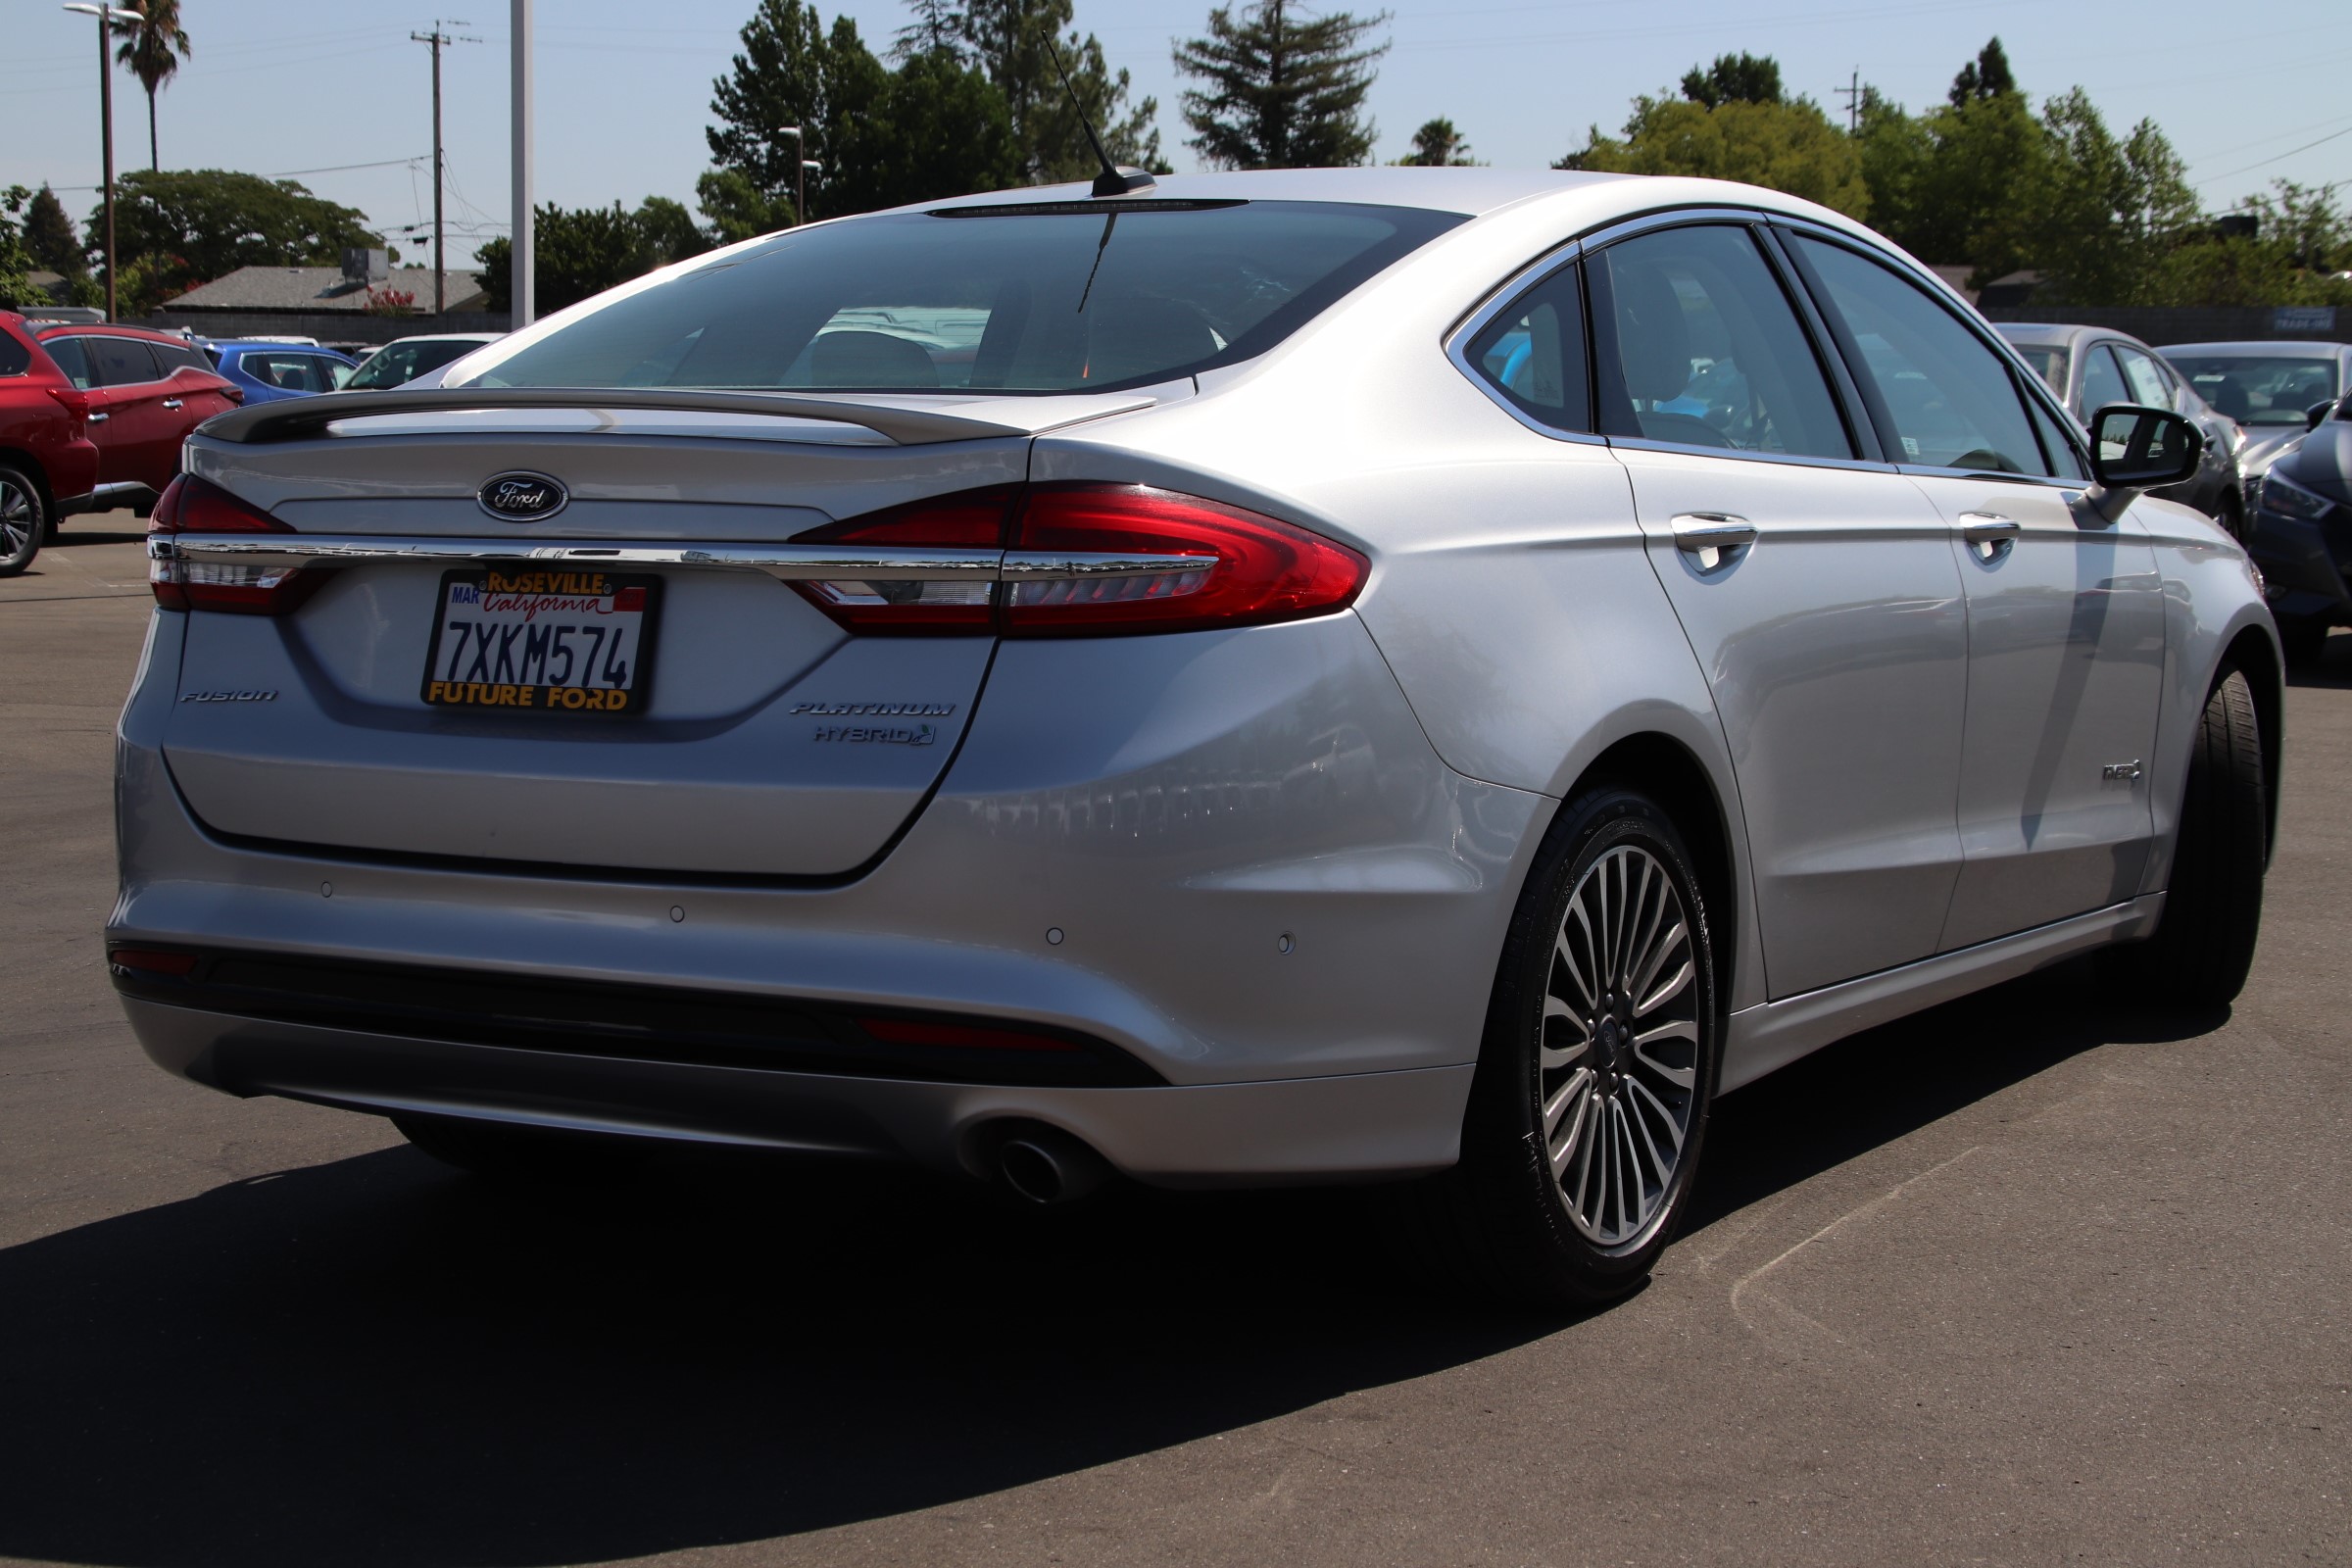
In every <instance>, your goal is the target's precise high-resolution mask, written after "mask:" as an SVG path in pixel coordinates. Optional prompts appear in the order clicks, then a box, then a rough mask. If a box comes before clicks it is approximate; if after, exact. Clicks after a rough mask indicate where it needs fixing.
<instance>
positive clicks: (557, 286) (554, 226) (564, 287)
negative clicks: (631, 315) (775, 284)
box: [475, 196, 711, 315]
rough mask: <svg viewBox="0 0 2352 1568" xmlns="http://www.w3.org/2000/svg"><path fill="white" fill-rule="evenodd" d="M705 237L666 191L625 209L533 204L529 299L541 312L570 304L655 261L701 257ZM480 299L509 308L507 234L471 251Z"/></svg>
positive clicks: (511, 253) (511, 269)
mask: <svg viewBox="0 0 2352 1568" xmlns="http://www.w3.org/2000/svg"><path fill="white" fill-rule="evenodd" d="M710 248H711V237H710V236H709V235H708V234H706V233H704V232H703V230H702V229H700V228H698V227H696V226H695V222H694V219H693V218H692V217H691V216H690V215H689V214H688V213H687V211H686V209H685V208H684V207H683V206H681V205H679V204H678V203H676V202H673V201H671V200H669V199H668V198H667V197H665V196H648V197H647V198H646V199H645V200H644V201H642V202H640V203H638V205H637V210H636V211H635V212H631V211H629V210H628V209H626V208H624V207H622V206H621V205H620V203H618V202H614V203H613V205H612V206H611V207H583V208H579V209H577V210H571V211H567V210H565V209H564V208H562V207H554V206H549V207H538V208H534V209H532V213H531V298H532V302H533V303H534V305H536V307H537V308H538V310H539V311H540V313H541V314H543V315H544V314H546V313H549V312H553V311H560V310H562V309H564V306H566V305H576V304H578V303H579V302H580V301H581V300H584V299H586V298H588V297H589V296H590V295H591V294H602V293H603V292H604V291H605V290H607V289H609V288H617V287H618V286H619V285H621V284H623V283H626V282H628V281H629V280H630V279H632V278H638V277H643V276H644V275H645V274H646V273H648V272H650V271H652V270H655V269H656V268H660V267H667V266H668V265H669V264H670V263H672V262H682V261H684V260H685V259H686V258H687V257H689V256H700V255H701V254H702V253H703V252H705V251H707V250H709V249H710ZM475 258H476V265H477V266H479V267H480V268H481V271H482V293H483V296H484V299H483V304H484V306H485V307H486V308H487V309H489V310H492V311H506V310H511V309H513V308H514V303H515V302H514V284H515V249H514V246H513V244H512V243H511V242H510V241H508V240H507V239H505V238H503V237H502V238H499V239H494V240H491V241H489V242H487V243H486V244H484V245H483V246H482V247H481V249H480V250H479V251H477V252H476V253H475Z"/></svg>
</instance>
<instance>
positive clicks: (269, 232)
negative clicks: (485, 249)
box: [82, 169, 383, 315]
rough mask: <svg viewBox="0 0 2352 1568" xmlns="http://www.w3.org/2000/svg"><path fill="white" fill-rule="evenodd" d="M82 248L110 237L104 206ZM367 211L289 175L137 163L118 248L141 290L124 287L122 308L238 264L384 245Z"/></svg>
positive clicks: (123, 183)
mask: <svg viewBox="0 0 2352 1568" xmlns="http://www.w3.org/2000/svg"><path fill="white" fill-rule="evenodd" d="M82 232H83V236H84V245H85V249H88V250H91V251H95V250H97V249H98V248H99V247H100V246H101V245H102V244H104V242H105V236H106V208H105V205H104V204H103V203H100V204H99V205H97V206H95V207H93V208H92V209H91V212H90V217H89V220H88V221H87V222H86V223H85V224H84V225H83V229H82ZM382 243H383V237H382V236H381V235H379V234H377V233H376V232H375V231H374V230H373V229H370V228H369V227H368V224H367V220H366V216H365V215H364V214H362V213H360V212H358V211H356V210H355V209H353V208H349V207H342V206H338V205H337V204H336V203H334V202H330V201H326V200H324V199H322V198H320V197H318V196H314V195H312V194H311V193H310V191H309V190H308V189H307V188H305V187H304V186H302V185H301V184H299V183H297V182H296V181H294V180H291V179H264V178H263V177H262V176H261V175H259V174H240V173H235V172H230V171H227V170H220V169H196V170H168V171H163V172H157V171H153V170H137V171H134V172H130V173H127V174H124V175H123V177H122V179H121V180H120V181H118V182H117V186H116V191H115V251H116V255H117V256H118V258H119V259H120V261H121V263H122V266H123V273H124V276H125V278H127V277H128V276H129V275H130V264H131V263H133V262H139V263H142V264H143V265H142V266H141V267H140V269H139V270H138V278H139V285H140V288H139V292H138V293H136V294H135V295H134V294H133V293H131V292H129V291H128V290H127V289H126V288H125V287H124V286H123V285H121V284H119V285H118V286H117V290H116V293H117V295H118V298H120V299H123V300H126V301H131V302H132V303H129V304H125V305H123V307H122V308H123V314H125V315H131V314H143V313H144V312H145V311H147V310H151V309H153V308H154V307H155V306H156V305H158V304H161V303H162V302H163V301H164V300H165V299H168V298H170V297H171V296H172V295H174V294H179V293H183V292H185V291H186V290H188V289H190V288H193V287H194V286H196V285H197V284H199V283H203V282H207V281H209V280H211V279H213V278H216V277H220V276H221V275H222V274H224V273H227V272H233V271H235V270H237V269H238V268H240V267H324V266H331V265H334V264H336V263H339V262H340V261H341V260H342V257H343V251H344V250H345V248H346V247H351V246H374V245H381V244H382Z"/></svg>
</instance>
